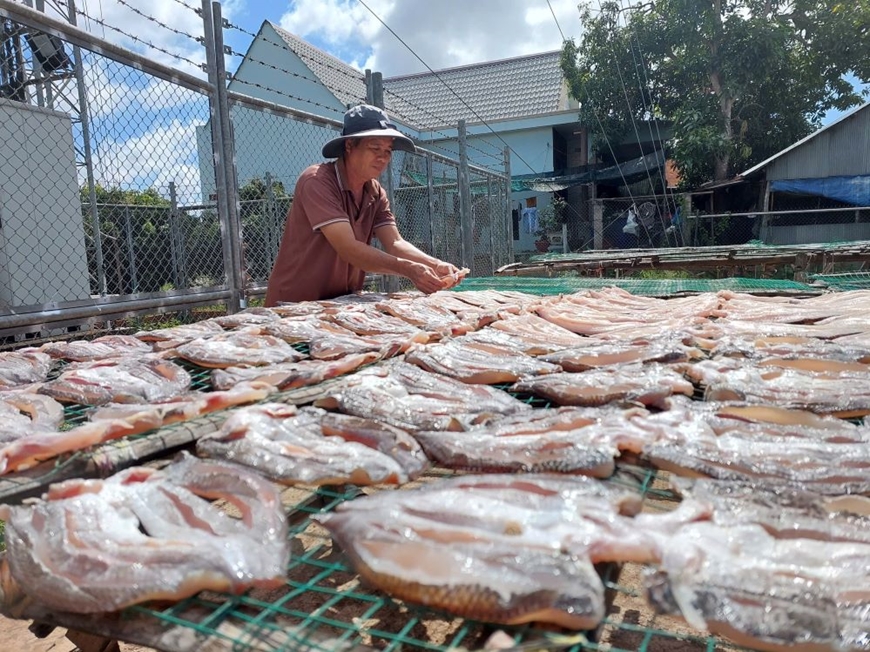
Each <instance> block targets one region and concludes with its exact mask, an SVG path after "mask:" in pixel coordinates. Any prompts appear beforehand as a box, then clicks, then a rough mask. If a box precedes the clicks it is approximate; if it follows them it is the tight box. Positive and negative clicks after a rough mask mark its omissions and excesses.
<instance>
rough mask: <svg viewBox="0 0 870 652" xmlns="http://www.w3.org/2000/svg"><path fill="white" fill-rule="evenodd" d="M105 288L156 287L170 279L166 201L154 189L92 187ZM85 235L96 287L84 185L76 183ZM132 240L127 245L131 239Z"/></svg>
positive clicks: (121, 290)
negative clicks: (78, 187) (98, 225)
mask: <svg viewBox="0 0 870 652" xmlns="http://www.w3.org/2000/svg"><path fill="white" fill-rule="evenodd" d="M94 190H95V195H96V209H97V216H98V217H99V221H100V234H101V236H102V237H101V240H100V242H101V244H102V254H103V269H104V275H105V280H106V291H107V292H108V293H109V294H126V293H130V292H146V291H156V290H159V289H160V288H161V287H162V286H163V285H165V284H166V283H169V282H172V281H173V277H172V263H171V261H172V253H171V246H172V245H171V243H170V241H169V240H170V233H169V210H170V201H169V200H168V199H167V198H165V197H163V196H161V195H160V193H159V192H157V190H155V189H153V188H148V189H147V190H124V189H122V188H118V187H112V188H105V187H103V186H101V185H99V184H98V185H97V186H96V187H95V189H94ZM80 197H81V204H82V213H83V219H84V224H85V233H86V236H87V251H88V269H89V274H90V278H91V291H92V292H93V293H94V294H96V293H98V292H99V291H100V288H99V287H98V285H99V284H98V282H97V280H98V278H99V276H98V269H97V267H98V265H97V258H96V242H95V239H94V234H95V229H94V224H93V219H92V218H93V215H92V211H91V203H90V193H89V191H88V187H87V186H83V187H82V188H81V189H80ZM131 244H132V249H131V247H130V245H131Z"/></svg>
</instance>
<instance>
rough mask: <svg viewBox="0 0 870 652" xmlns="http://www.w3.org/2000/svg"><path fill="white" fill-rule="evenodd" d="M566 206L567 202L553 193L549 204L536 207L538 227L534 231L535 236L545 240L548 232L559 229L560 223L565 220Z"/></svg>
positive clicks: (560, 227)
mask: <svg viewBox="0 0 870 652" xmlns="http://www.w3.org/2000/svg"><path fill="white" fill-rule="evenodd" d="M567 208H568V202H566V201H565V200H564V199H562V198H561V197H560V196H559V195H556V194H554V195H553V199H552V201H551V202H550V203H549V204H547V205H546V206H543V207H541V208H539V209H538V228H537V230H536V231H535V237H536V238H538V239H540V240H546V239H548V238H547V235H548V234H549V233H552V232H553V231H560V230H561V229H562V223H563V222H564V221H565V214H566V210H567Z"/></svg>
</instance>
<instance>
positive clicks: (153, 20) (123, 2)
mask: <svg viewBox="0 0 870 652" xmlns="http://www.w3.org/2000/svg"><path fill="white" fill-rule="evenodd" d="M176 1H177V0H176ZM115 2H117V3H118V4H120V5H122V6H124V7H127V9H129V10H130V11H132V12H133V13H135V14H138V15H139V16H142V18H145V19H146V20H150V21H151V22H152V23H157V24H158V25H160V27H162V28H163V29H167V30H169V31H170V32H172V33H173V34H178V35H179V36H186V37H187V38H189V39H193V40H194V41H197V42H199V37H196V36H193V35H191V34H188V33H187V32H182V31H181V30H178V29H175V28H174V27H170V26H169V25H167V24H166V23H164V22H162V21H160V20H158V19H157V18H155V17H154V16H149V15H148V14H146V13H145V12H143V11H140V10H139V9H137V8H136V7H134V6H132V5H131V4H129V3H128V2H126V0H115ZM179 4H180V5H182V6H183V7H187V8H188V9H192V7H188V5H186V4H184V3H183V2H179Z"/></svg>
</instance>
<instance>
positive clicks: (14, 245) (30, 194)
mask: <svg viewBox="0 0 870 652" xmlns="http://www.w3.org/2000/svg"><path fill="white" fill-rule="evenodd" d="M0 125H2V133H3V138H0V230H2V237H0V306H2V307H3V308H9V307H12V306H25V305H41V304H45V303H51V302H60V301H72V300H76V299H86V298H88V297H89V296H90V289H89V283H88V265H87V255H86V252H85V234H84V228H83V224H82V208H81V202H80V199H79V188H78V180H77V179H76V160H75V149H74V147H73V137H72V124H71V122H70V118H69V116H68V115H66V114H64V113H58V112H55V111H50V110H47V109H43V108H39V107H34V106H29V105H26V104H21V103H19V102H10V101H6V100H3V99H0Z"/></svg>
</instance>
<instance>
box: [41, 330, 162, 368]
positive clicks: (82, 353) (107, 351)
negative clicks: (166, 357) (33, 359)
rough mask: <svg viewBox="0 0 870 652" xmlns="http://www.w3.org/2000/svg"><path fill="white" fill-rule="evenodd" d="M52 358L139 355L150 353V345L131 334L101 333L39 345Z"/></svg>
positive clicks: (84, 359)
mask: <svg viewBox="0 0 870 652" xmlns="http://www.w3.org/2000/svg"><path fill="white" fill-rule="evenodd" d="M39 350H40V351H42V352H43V353H47V354H48V355H50V356H51V357H52V358H61V359H63V360H72V361H74V362H89V361H91V360H105V359H106V358H119V357H122V356H126V355H129V356H139V355H144V354H147V353H151V345H150V344H148V343H147V342H143V341H142V340H141V339H139V338H138V337H134V336H133V335H103V336H102V337H97V338H96V339H93V340H73V341H71V342H51V343H49V344H44V345H43V346H41V347H39Z"/></svg>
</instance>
